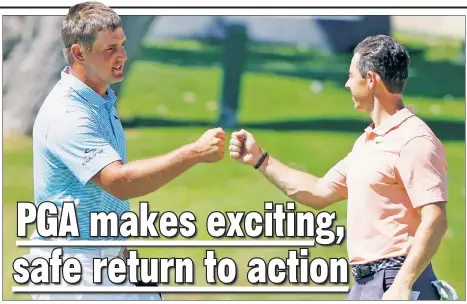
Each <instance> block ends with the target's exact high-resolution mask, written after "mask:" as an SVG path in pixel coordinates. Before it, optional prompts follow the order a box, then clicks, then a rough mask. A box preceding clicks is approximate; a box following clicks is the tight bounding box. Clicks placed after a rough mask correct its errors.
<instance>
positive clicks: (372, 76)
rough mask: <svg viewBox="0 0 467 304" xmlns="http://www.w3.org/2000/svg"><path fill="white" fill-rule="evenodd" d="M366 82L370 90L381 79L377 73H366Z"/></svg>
mask: <svg viewBox="0 0 467 304" xmlns="http://www.w3.org/2000/svg"><path fill="white" fill-rule="evenodd" d="M366 80H367V84H368V88H369V89H370V90H371V89H374V88H375V87H376V85H377V84H378V82H380V80H381V78H380V77H379V75H378V74H377V73H375V72H372V71H368V72H367V73H366Z"/></svg>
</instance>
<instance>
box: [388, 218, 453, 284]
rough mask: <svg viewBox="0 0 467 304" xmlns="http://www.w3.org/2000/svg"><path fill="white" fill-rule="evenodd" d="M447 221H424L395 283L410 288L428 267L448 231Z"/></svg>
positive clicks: (442, 219)
mask: <svg viewBox="0 0 467 304" xmlns="http://www.w3.org/2000/svg"><path fill="white" fill-rule="evenodd" d="M446 226H447V224H446V221H445V219H444V218H443V217H438V218H436V219H434V220H429V221H428V220H426V221H422V223H421V224H420V226H419V228H418V229H417V232H416V233H415V236H414V239H413V243H412V248H411V250H410V253H409V255H408V256H407V258H406V260H405V262H404V264H403V266H402V267H401V269H400V271H399V273H398V274H397V277H396V278H395V281H394V283H400V284H403V285H406V286H409V287H410V288H411V287H412V286H413V284H414V283H415V281H416V280H417V278H418V277H419V276H420V274H421V273H422V272H423V270H424V269H425V268H426V267H427V266H428V264H429V263H430V261H431V259H432V258H433V256H434V255H435V254H436V252H437V250H438V248H439V245H440V244H441V240H442V238H443V236H444V233H445V231H446Z"/></svg>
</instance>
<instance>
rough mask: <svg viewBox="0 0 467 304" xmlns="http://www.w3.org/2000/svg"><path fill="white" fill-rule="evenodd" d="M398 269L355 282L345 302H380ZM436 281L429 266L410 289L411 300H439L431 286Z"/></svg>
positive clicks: (381, 272)
mask: <svg viewBox="0 0 467 304" xmlns="http://www.w3.org/2000/svg"><path fill="white" fill-rule="evenodd" d="M399 269H400V267H392V268H387V269H383V270H381V271H379V272H378V273H376V274H374V275H371V276H368V277H365V278H361V279H358V280H356V282H355V284H354V285H353V286H352V288H351V289H350V292H349V294H348V295H347V300H352V301H355V300H381V298H382V297H383V294H384V292H385V291H386V290H388V289H389V287H391V284H392V282H393V281H394V278H395V277H396V275H397V273H398V271H399ZM435 280H437V278H436V275H435V273H434V271H433V268H432V267H431V264H430V265H428V267H427V268H426V269H425V270H424V271H423V272H422V274H421V275H420V276H419V277H418V279H417V280H416V281H415V283H414V285H413V287H412V294H413V295H412V296H413V298H412V299H411V300H440V298H441V297H440V295H439V293H438V291H437V290H436V287H435V286H434V285H433V284H431V282H432V281H435Z"/></svg>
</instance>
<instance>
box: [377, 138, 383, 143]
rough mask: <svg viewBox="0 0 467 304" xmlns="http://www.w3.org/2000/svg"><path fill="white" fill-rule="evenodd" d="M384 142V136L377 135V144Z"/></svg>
mask: <svg viewBox="0 0 467 304" xmlns="http://www.w3.org/2000/svg"><path fill="white" fill-rule="evenodd" d="M382 142H383V138H382V137H376V139H375V144H380V143H382Z"/></svg>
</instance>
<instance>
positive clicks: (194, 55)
mask: <svg viewBox="0 0 467 304" xmlns="http://www.w3.org/2000/svg"><path fill="white" fill-rule="evenodd" d="M410 53H411V56H412V58H411V61H412V64H411V66H412V70H411V71H410V75H411V77H410V78H409V80H408V83H407V87H406V90H405V93H404V95H405V96H418V97H431V98H443V97H445V96H446V95H451V96H453V97H459V98H464V97H465V66H463V65H457V64H455V63H452V62H449V61H427V60H426V59H425V56H424V52H423V50H411V51H410ZM351 56H352V55H351V54H350V53H349V54H340V55H329V56H325V55H321V54H318V53H317V52H313V51H306V52H299V51H296V52H291V53H290V54H281V53H274V52H271V51H268V50H267V49H265V48H258V47H254V46H251V47H249V49H248V55H247V60H246V67H245V70H246V71H248V72H255V73H269V74H275V75H280V76H288V77H298V78H305V79H316V80H321V81H330V82H334V83H335V84H336V85H337V86H341V87H342V88H344V84H345V82H346V81H347V75H348V66H349V63H350V59H351ZM139 60H142V61H155V62H160V63H164V64H173V65H178V66H183V67H212V66H219V67H220V66H221V63H222V60H223V58H222V51H221V47H220V46H219V45H215V44H206V47H205V48H202V49H200V50H184V49H174V48H164V47H157V48H155V47H148V46H144V47H143V48H142V50H141V53H140V56H139Z"/></svg>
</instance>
